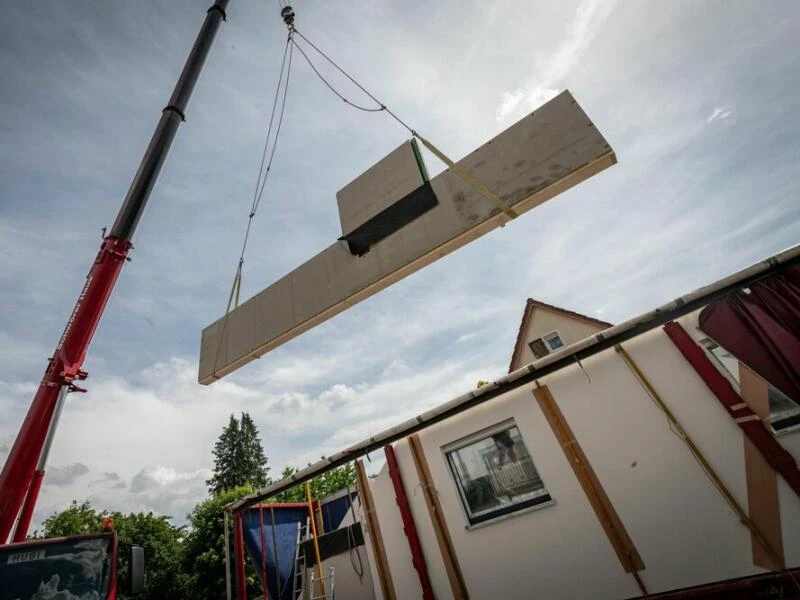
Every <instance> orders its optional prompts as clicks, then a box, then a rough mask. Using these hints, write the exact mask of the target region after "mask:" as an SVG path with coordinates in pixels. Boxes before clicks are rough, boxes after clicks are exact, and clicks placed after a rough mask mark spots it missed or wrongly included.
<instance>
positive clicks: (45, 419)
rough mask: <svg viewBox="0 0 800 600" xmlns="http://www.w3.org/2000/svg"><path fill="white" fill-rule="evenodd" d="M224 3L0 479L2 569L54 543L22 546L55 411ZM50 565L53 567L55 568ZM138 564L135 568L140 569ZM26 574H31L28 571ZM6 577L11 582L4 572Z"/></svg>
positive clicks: (208, 25)
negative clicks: (10, 540) (3, 555)
mask: <svg viewBox="0 0 800 600" xmlns="http://www.w3.org/2000/svg"><path fill="white" fill-rule="evenodd" d="M228 3H229V0H214V3H213V4H212V5H211V7H210V8H209V9H208V11H207V12H206V17H205V21H204V22H203V25H202V27H201V29H200V32H199V33H198V34H197V37H196V39H195V42H194V45H193V46H192V49H191V52H190V53H189V57H188V59H187V60H186V63H185V65H184V67H183V70H182V72H181V74H180V77H179V78H178V81H177V83H176V85H175V88H174V90H173V92H172V95H171V96H170V99H169V102H168V103H167V105H166V106H165V107H164V109H163V111H162V113H161V118H160V119H159V121H158V124H157V125H156V128H155V131H154V132H153V135H152V137H151V139H150V142H149V144H148V146H147V149H146V150H145V153H144V156H143V157H142V160H141V162H140V164H139V168H138V170H137V171H136V175H135V176H134V178H133V181H132V183H131V185H130V188H129V189H128V193H127V195H126V196H125V199H124V201H123V202H122V206H121V207H120V209H119V212H118V214H117V217H116V220H115V221H114V224H113V226H112V227H111V230H110V231H109V233H108V234H107V235H104V237H103V241H102V244H101V245H100V251H99V252H98V253H97V256H96V257H95V259H94V261H93V262H92V264H91V267H90V268H89V273H88V275H87V276H86V283H85V284H84V286H83V289H82V290H81V292H80V294H79V296H78V299H77V301H76V302H75V307H74V308H73V310H72V313H71V314H70V317H69V319H68V320H67V324H66V327H65V328H64V332H63V334H62V335H61V338H60V339H59V341H58V344H57V345H56V348H55V351H54V352H53V355H52V356H51V357H50V359H49V360H48V363H47V367H46V369H45V372H44V376H43V377H42V380H41V383H40V384H39V387H38V389H37V391H36V394H35V395H34V397H33V400H32V402H31V405H30V408H29V409H28V412H27V415H26V416H25V419H24V421H23V423H22V426H21V427H20V430H19V433H18V434H17V438H16V440H15V442H14V445H13V446H12V447H11V450H10V452H9V454H8V457H7V458H6V462H5V465H4V466H3V470H2V472H0V544H4V543H5V542H6V541H7V540H8V539H9V537H10V536H12V529H13V536H12V542H13V543H12V544H10V545H6V546H0V554H5V553H9V552H10V554H9V558H8V560H7V561H6V562H5V563H4V564H6V568H8V569H11V568H12V566H13V565H17V564H26V565H27V566H28V567H29V566H30V564H32V561H34V560H35V559H36V557H37V556H40V555H41V556H44V555H45V552H46V551H47V550H46V549H45V546H46V544H48V543H49V544H51V545H50V546H47V548H49V549H50V552H52V551H53V548H54V546H52V544H53V542H38V543H37V542H27V543H24V544H22V542H23V541H24V540H25V538H26V536H27V532H28V527H29V526H30V521H31V517H32V515H33V510H34V507H35V505H36V500H37V498H38V495H39V490H40V488H41V485H42V481H43V479H44V475H45V466H46V463H47V456H48V453H49V451H50V447H51V445H52V442H53V437H54V435H55V432H56V429H57V426H58V419H59V416H60V413H61V409H62V407H63V404H64V401H65V398H66V396H67V394H69V393H71V392H84V391H86V390H84V389H83V388H82V387H80V385H79V383H80V382H82V381H83V380H85V379H86V378H87V376H88V373H87V372H86V371H85V370H84V369H83V363H84V360H85V358H86V354H87V352H88V350H89V345H90V343H91V341H92V337H93V336H94V333H95V330H96V329H97V325H98V323H99V322H100V318H101V317H102V315H103V312H104V310H105V307H106V304H107V303H108V299H109V297H110V296H111V293H112V291H113V290H114V285H115V283H116V281H117V278H118V277H119V275H120V272H121V271H122V267H123V265H124V264H125V262H127V261H128V260H130V258H129V256H128V254H129V253H130V251H131V249H132V248H133V243H132V239H133V234H134V232H135V231H136V227H137V225H138V223H139V220H140V218H141V216H142V212H143V210H144V207H145V205H146V204H147V201H148V199H149V197H150V194H151V192H152V190H153V186H154V185H155V183H156V180H157V179H158V175H159V173H160V171H161V167H162V166H163V164H164V160H165V159H166V157H167V154H168V152H169V149H170V146H171V144H172V141H173V140H174V139H175V135H176V133H177V131H178V128H179V127H180V125H181V123H182V122H183V121H185V120H186V108H187V105H188V102H189V98H190V97H191V95H192V92H193V90H194V87H195V84H196V83H197V80H198V78H199V76H200V72H201V71H202V69H203V65H204V64H205V61H206V58H207V56H208V53H209V51H210V49H211V46H212V44H213V41H214V38H215V37H216V35H217V32H218V31H219V29H220V27H221V24H222V22H223V21H225V20H226V10H227V7H228ZM15 522H16V528H15V527H14V523H15ZM98 535H99V536H106V537H108V536H109V535H111V536H112V537H113V540H112V542H110V545H109V544H106V545H105V546H104V545H103V543H99V546H98V548H99V550H98V552H99V553H100V554H99V555H100V556H105V555H106V553H108V554H109V556H110V555H112V554H113V557H114V561H112V562H113V564H114V565H115V564H116V562H115V559H116V552H117V545H116V537H115V535H114V534H113V532H105V533H103V534H98ZM81 539H83V538H81ZM98 539H101V538H98ZM102 539H105V538H102ZM58 543H62V544H63V543H66V544H69V540H68V539H67V541H66V542H65V541H64V540H59V542H58ZM14 548H17V550H14ZM140 550H141V549H140ZM15 557H16V558H15ZM48 562H49V563H51V564H55V563H56V562H57V561H48ZM136 562H137V564H138V562H139V561H138V560H137V561H136ZM132 564H133V562H132ZM111 571H115V567H112V569H110V570H108V571H107V574H108V573H111ZM26 572H30V569H28V570H27V571H26ZM5 574H6V575H8V576H9V578H10V577H11V573H10V572H8V573H5ZM14 577H15V578H18V577H20V575H19V574H18V573H17V574H16V575H15V576H14ZM34 577H39V575H34ZM61 579H64V578H63V577H62V578H61ZM9 580H10V579H9ZM40 580H41V581H47V579H42V578H41V577H40V578H39V579H37V580H36V585H37V586H38V585H39V581H40ZM31 581H32V580H31ZM56 583H58V581H56ZM63 583H64V582H63V581H62V584H63ZM107 588H108V589H107V590H105V591H103V593H104V594H105V595H104V596H102V597H104V598H116V585H115V583H114V582H113V581H111V582H110V583H107ZM35 590H36V588H34V591H35ZM97 591H100V590H97ZM29 595H30V592H29ZM12 597H17V596H12ZM26 597H27V596H26Z"/></svg>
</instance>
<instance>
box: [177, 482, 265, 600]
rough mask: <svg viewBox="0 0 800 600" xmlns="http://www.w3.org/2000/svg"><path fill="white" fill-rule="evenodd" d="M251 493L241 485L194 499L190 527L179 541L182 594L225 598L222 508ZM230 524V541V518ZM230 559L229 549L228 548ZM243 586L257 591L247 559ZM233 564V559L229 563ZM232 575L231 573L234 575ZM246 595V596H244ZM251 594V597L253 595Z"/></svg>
mask: <svg viewBox="0 0 800 600" xmlns="http://www.w3.org/2000/svg"><path fill="white" fill-rule="evenodd" d="M251 492H253V488H252V487H250V486H241V487H237V488H234V489H232V490H227V491H225V492H220V493H219V494H218V495H216V496H214V497H213V498H209V499H207V500H203V501H202V502H198V503H197V505H196V506H195V507H194V510H193V511H192V513H191V514H190V515H188V519H189V524H190V529H189V532H188V534H187V535H186V538H185V540H184V543H183V563H182V565H181V566H182V569H183V571H184V573H187V574H188V575H187V580H186V587H185V594H184V595H185V597H187V598H224V597H225V527H224V510H223V507H224V506H225V505H226V504H228V503H230V502H234V501H236V500H238V499H239V498H241V497H242V496H244V495H246V494H249V493H251ZM229 524H230V540H229V543H230V542H231V540H232V539H233V519H231V520H230V521H229ZM230 552H231V554H230V556H231V561H233V557H234V554H233V549H232V548H231V549H230ZM246 564H247V566H248V567H247V568H248V572H249V573H248V576H247V587H248V590H251V591H252V592H253V594H258V592H259V586H258V583H257V580H256V576H255V573H254V572H253V571H252V567H251V566H250V561H246ZM231 565H233V562H231ZM231 570H233V567H231ZM234 578H235V575H234ZM248 597H250V596H249V595H248ZM253 597H254V596H253Z"/></svg>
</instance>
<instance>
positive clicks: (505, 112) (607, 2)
mask: <svg viewBox="0 0 800 600" xmlns="http://www.w3.org/2000/svg"><path fill="white" fill-rule="evenodd" d="M616 4H617V0H582V1H581V2H580V4H579V5H578V7H577V8H576V9H575V14H574V16H573V18H572V20H571V21H570V22H569V24H568V25H567V28H566V31H565V35H564V37H563V39H562V40H561V41H560V42H559V43H558V46H557V47H556V49H555V50H554V51H553V52H552V53H551V54H547V55H545V56H542V57H540V58H539V59H538V60H537V61H536V62H537V66H536V72H535V74H534V76H533V77H532V78H531V79H530V80H529V81H528V82H527V83H525V85H523V86H522V87H520V88H518V89H516V90H514V91H511V92H504V93H503V99H502V101H501V102H500V106H499V107H498V108H497V119H498V120H504V119H505V118H506V117H508V116H510V115H512V114H517V112H518V111H517V108H518V107H521V108H523V109H524V110H530V109H532V108H536V107H538V106H541V105H542V104H544V103H545V102H547V101H548V100H550V99H551V98H553V97H554V96H555V95H556V94H558V92H559V91H560V90H561V89H562V88H563V84H564V81H565V80H566V78H567V76H568V75H569V74H570V72H571V71H572V70H573V69H574V68H575V67H576V66H577V65H578V63H579V62H580V61H581V59H582V58H583V55H584V53H585V52H586V51H587V49H588V48H589V46H590V45H591V43H592V40H593V39H594V37H595V35H597V33H598V31H599V30H600V29H601V28H602V26H603V24H604V23H605V21H606V20H607V19H608V18H609V16H610V15H611V13H612V12H613V11H614V8H615V6H616Z"/></svg>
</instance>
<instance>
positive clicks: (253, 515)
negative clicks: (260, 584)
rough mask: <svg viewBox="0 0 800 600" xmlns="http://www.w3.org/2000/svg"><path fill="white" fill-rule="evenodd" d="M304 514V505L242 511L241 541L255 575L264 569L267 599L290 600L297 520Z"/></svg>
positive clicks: (302, 519) (303, 518) (305, 511)
mask: <svg viewBox="0 0 800 600" xmlns="http://www.w3.org/2000/svg"><path fill="white" fill-rule="evenodd" d="M307 517H308V509H306V508H304V507H297V508H295V507H281V506H278V507H273V508H270V507H269V506H267V507H266V508H258V507H256V508H250V509H247V510H245V511H244V512H243V513H242V528H243V530H244V544H245V547H246V548H247V552H248V554H249V555H250V558H251V559H252V561H253V564H254V565H255V568H256V573H258V577H259V579H260V578H261V576H262V572H263V571H264V570H266V576H267V591H268V592H269V597H270V600H294V598H292V578H293V576H294V558H295V551H296V549H297V527H298V524H300V523H305V521H306V518H307ZM273 519H274V520H273ZM262 523H263V526H264V528H263V531H262V529H261V525H262ZM273 533H274V537H273ZM262 540H263V547H262ZM276 550H277V555H276V552H275V551H276ZM264 562H266V569H264Z"/></svg>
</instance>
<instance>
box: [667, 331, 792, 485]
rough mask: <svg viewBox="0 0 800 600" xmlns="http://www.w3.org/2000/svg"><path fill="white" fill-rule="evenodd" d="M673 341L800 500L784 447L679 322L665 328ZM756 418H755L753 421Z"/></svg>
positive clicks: (788, 456)
mask: <svg viewBox="0 0 800 600" xmlns="http://www.w3.org/2000/svg"><path fill="white" fill-rule="evenodd" d="M664 331H665V332H666V334H667V336H669V339H671V340H672V342H673V343H674V344H675V346H676V347H677V348H678V350H680V353H681V354H683V357H684V358H685V359H686V361H687V362H688V363H689V364H690V365H692V367H693V368H694V370H695V371H696V372H697V374H698V375H699V376H700V377H701V378H702V380H703V381H704V382H705V384H706V386H707V387H708V389H709V390H711V392H712V393H713V394H714V395H715V396H716V397H717V399H718V400H719V401H720V404H722V405H723V406H724V407H725V408H726V409H727V410H728V414H730V415H731V418H733V420H734V422H735V423H736V424H737V425H738V426H739V427H740V428H741V429H742V431H744V434H745V435H746V436H747V437H748V438H749V439H750V441H751V442H753V445H754V446H755V447H756V448H757V449H758V451H759V452H760V453H761V456H763V457H764V460H766V461H767V463H768V464H769V466H771V467H772V468H773V469H775V470H776V471H777V472H778V473H780V474H781V475H782V476H783V478H784V479H785V480H786V483H788V484H789V486H790V487H791V488H792V489H793V490H794V492H795V494H797V496H798V497H800V470H798V468H797V463H796V462H795V460H794V458H793V457H792V455H791V454H789V453H788V452H787V451H786V450H785V449H784V447H783V446H781V445H780V444H779V443H778V441H777V440H776V439H775V437H774V436H773V435H772V432H770V431H769V430H768V429H767V428H766V427H765V426H764V424H763V423H761V421H760V419H759V418H758V416H757V415H755V413H754V412H753V411H752V410H750V408H749V407H748V406H747V405H746V404H745V403H744V400H742V397H741V396H740V395H739V394H738V393H737V392H736V390H734V389H733V386H732V385H731V382H730V381H728V379H727V378H726V377H725V376H724V375H722V373H720V372H719V371H718V370H717V368H716V367H715V366H714V364H713V363H712V362H711V360H710V359H709V358H708V356H707V355H706V353H705V351H704V350H703V349H702V348H701V347H700V346H698V345H697V344H696V343H695V341H694V340H693V339H692V338H691V336H689V334H688V333H687V332H686V330H685V329H684V328H683V327H682V326H681V325H680V324H679V323H677V322H675V321H671V322H669V323H667V324H666V325H664ZM752 417H755V418H752Z"/></svg>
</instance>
